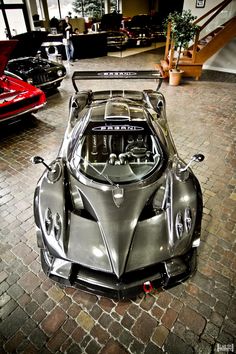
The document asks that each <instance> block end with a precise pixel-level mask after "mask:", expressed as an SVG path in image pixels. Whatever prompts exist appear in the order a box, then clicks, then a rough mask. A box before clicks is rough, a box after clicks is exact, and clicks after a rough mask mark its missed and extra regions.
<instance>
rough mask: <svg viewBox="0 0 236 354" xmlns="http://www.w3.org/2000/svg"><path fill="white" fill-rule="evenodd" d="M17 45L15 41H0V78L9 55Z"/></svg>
mask: <svg viewBox="0 0 236 354" xmlns="http://www.w3.org/2000/svg"><path fill="white" fill-rule="evenodd" d="M16 45H17V41H16V40H5V41H0V76H2V75H3V73H4V70H5V68H6V66H7V63H8V60H9V57H10V54H11V53H12V51H13V50H14V48H15V47H16Z"/></svg>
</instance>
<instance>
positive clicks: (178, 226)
mask: <svg viewBox="0 0 236 354" xmlns="http://www.w3.org/2000/svg"><path fill="white" fill-rule="evenodd" d="M175 231H176V235H177V237H178V239H181V238H182V236H183V233H184V223H183V217H182V214H181V212H179V213H178V214H177V215H176V219H175Z"/></svg>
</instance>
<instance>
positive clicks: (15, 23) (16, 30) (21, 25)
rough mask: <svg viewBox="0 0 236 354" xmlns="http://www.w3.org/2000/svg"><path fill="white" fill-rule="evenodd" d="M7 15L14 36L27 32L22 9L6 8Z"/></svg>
mask: <svg viewBox="0 0 236 354" xmlns="http://www.w3.org/2000/svg"><path fill="white" fill-rule="evenodd" d="M6 15H7V19H8V23H9V27H10V31H11V35H12V36H15V35H17V34H20V33H25V32H27V30H26V25H25V19H24V15H23V11H22V10H21V9H8V10H6Z"/></svg>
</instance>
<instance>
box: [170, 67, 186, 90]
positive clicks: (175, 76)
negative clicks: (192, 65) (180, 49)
mask: <svg viewBox="0 0 236 354" xmlns="http://www.w3.org/2000/svg"><path fill="white" fill-rule="evenodd" d="M182 74H183V70H176V69H171V70H169V85H171V86H178V85H179V84H180V81H181V77H182Z"/></svg>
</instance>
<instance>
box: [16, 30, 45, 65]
mask: <svg viewBox="0 0 236 354" xmlns="http://www.w3.org/2000/svg"><path fill="white" fill-rule="evenodd" d="M47 36H48V32H42V31H32V32H27V33H21V34H18V35H17V36H15V37H13V39H17V40H18V45H17V46H16V48H15V49H14V51H13V52H12V53H11V56H10V59H16V58H20V57H32V56H33V57H34V56H35V55H36V54H37V51H38V50H39V49H40V46H41V44H42V43H43V42H45V41H46V38H47Z"/></svg>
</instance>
